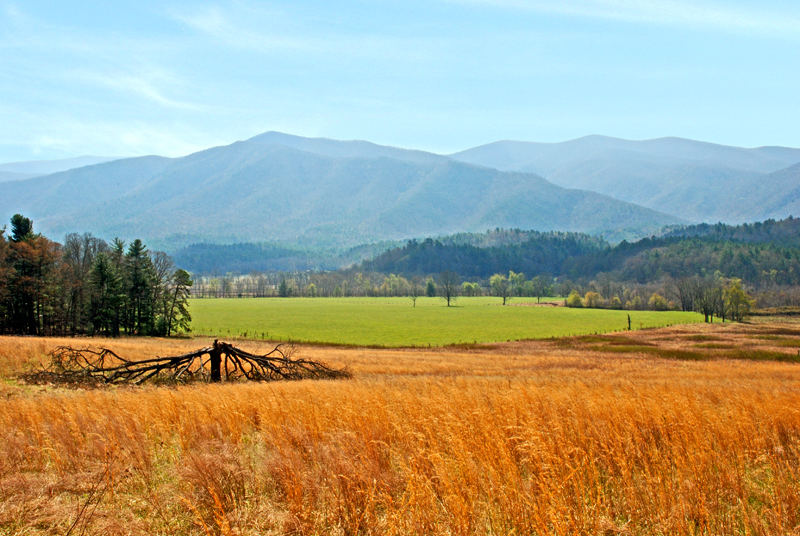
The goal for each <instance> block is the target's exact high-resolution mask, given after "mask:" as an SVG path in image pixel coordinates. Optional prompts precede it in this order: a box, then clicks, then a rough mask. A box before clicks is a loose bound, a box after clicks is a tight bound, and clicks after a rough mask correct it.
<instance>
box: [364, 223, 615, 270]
mask: <svg viewBox="0 0 800 536" xmlns="http://www.w3.org/2000/svg"><path fill="white" fill-rule="evenodd" d="M607 247H608V244H607V243H606V242H604V241H603V240H601V239H598V238H596V237H591V236H588V235H585V234H579V233H560V232H550V233H538V232H530V231H528V232H520V231H499V230H497V231H493V232H489V233H485V234H461V235H454V236H452V237H444V238H441V239H436V240H434V239H430V238H429V239H426V240H422V241H417V240H412V241H409V242H408V243H407V244H406V245H405V246H403V247H399V248H395V249H392V250H389V251H387V252H385V253H383V254H382V255H379V256H378V257H376V258H375V259H373V260H370V261H365V262H364V263H362V264H361V265H360V266H359V267H358V269H359V270H362V271H368V272H384V273H398V274H404V275H405V274H407V275H425V274H434V273H439V272H443V271H446V270H451V271H454V272H456V273H458V274H459V275H461V276H462V277H479V278H484V277H488V276H490V275H491V274H493V273H496V272H506V271H508V270H515V271H521V272H525V273H529V274H530V273H532V274H536V273H547V274H560V273H562V272H563V271H564V263H565V262H567V261H568V260H569V259H571V258H573V257H576V256H586V255H591V254H593V253H597V252H600V251H602V250H604V249H606V248H607Z"/></svg>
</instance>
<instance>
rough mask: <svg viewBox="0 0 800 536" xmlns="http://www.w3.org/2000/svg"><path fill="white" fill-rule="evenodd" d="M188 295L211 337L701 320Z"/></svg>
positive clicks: (526, 331)
mask: <svg viewBox="0 0 800 536" xmlns="http://www.w3.org/2000/svg"><path fill="white" fill-rule="evenodd" d="M454 304H455V305H454V306H453V307H446V306H445V305H444V302H443V300H441V299H440V298H419V299H417V303H416V307H412V302H411V300H410V299H409V298H253V299H235V298H230V299H193V300H191V302H190V312H191V314H192V333H193V334H194V335H206V336H210V337H220V338H225V337H228V338H231V337H239V338H245V339H248V338H249V339H267V340H278V341H295V342H304V343H326V344H344V345H359V346H382V347H405V346H443V345H450V344H472V343H484V342H501V341H514V340H522V339H543V338H549V337H563V336H570V335H582V334H591V333H607V332H610V331H620V330H623V329H626V328H627V322H628V315H629V314H630V316H631V327H632V328H633V329H641V328H650V327H662V326H669V325H673V324H683V323H691V322H699V321H701V320H702V317H701V316H700V315H699V314H697V313H684V312H679V311H664V312H657V311H615V310H602V309H570V308H566V307H553V306H547V305H542V306H537V305H536V300H535V299H522V298H520V299H515V300H512V301H511V302H510V304H509V305H507V306H505V307H504V306H501V304H500V299H499V298H491V297H472V298H465V297H462V298H459V299H458V300H457V301H455V302H454Z"/></svg>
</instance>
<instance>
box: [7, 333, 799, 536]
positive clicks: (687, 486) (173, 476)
mask: <svg viewBox="0 0 800 536" xmlns="http://www.w3.org/2000/svg"><path fill="white" fill-rule="evenodd" d="M78 342H82V343H87V344H88V343H92V344H95V345H103V346H109V347H113V348H116V349H117V350H119V351H120V353H121V354H123V355H125V356H128V357H132V358H136V359H140V358H145V357H150V356H153V355H174V354H177V353H179V352H181V351H186V350H189V349H193V348H195V347H196V346H199V345H200V343H201V341H200V340H174V339H173V340H164V339H117V340H91V341H78ZM202 342H205V341H202ZM64 343H72V344H74V343H76V341H75V340H74V339H55V338H53V339H42V338H29V337H0V363H2V368H0V376H2V377H3V379H4V381H3V382H2V383H0V397H1V398H2V399H3V402H2V403H1V404H0V453H2V456H0V533H2V534H26V535H28V534H104V535H123V534H125V535H128V534H192V535H194V534H196V535H209V534H214V535H216V534H225V535H228V534H237V535H251V534H252V535H256V534H266V535H270V534H334V535H350V534H374V535H378V534H390V535H391V534H395V535H404V534H433V535H439V534H441V535H454V534H455V535H482V534H539V535H548V534H565V535H566V534H597V535H610V534H637V535H663V534H734V535H736V534H741V535H745V534H753V535H767V534H797V533H798V530H800V470H799V469H798V467H800V365H798V364H797V363H796V362H794V361H796V356H797V352H798V348H800V326H799V325H798V324H796V323H795V324H791V323H775V322H766V323H758V324H725V325H721V324H715V325H706V324H692V325H686V326H674V327H669V328H661V329H653V330H642V331H634V332H628V333H616V334H608V335H600V336H595V335H589V336H583V337H576V338H571V339H557V340H544V341H524V342H512V343H502V344H492V345H482V346H474V347H450V348H438V349H427V348H424V349H376V348H363V347H362V348H348V347H325V346H319V345H314V346H300V347H298V349H297V352H298V355H299V356H302V357H307V358H311V359H319V360H324V361H326V362H328V363H329V364H331V365H333V366H345V367H347V368H348V369H349V370H350V371H351V372H352V373H353V379H351V380H338V381H299V382H285V383H268V384H264V383H261V384H258V383H238V384H216V385H208V384H198V385H188V386H181V387H172V388H169V387H139V388H132V387H128V388H124V387H117V388H106V389H93V390H82V389H77V390H75V389H64V388H59V387H54V386H30V385H23V384H20V383H19V382H18V381H17V380H16V379H15V374H16V373H17V372H18V371H22V370H25V369H26V368H28V367H29V366H31V365H33V364H35V363H37V362H39V361H41V360H43V359H45V358H46V353H47V352H48V351H49V350H50V349H52V348H53V347H55V346H57V345H59V344H64ZM240 344H241V346H244V347H247V348H248V349H251V350H253V351H263V350H265V349H267V348H269V347H270V346H269V345H268V344H267V343H266V342H258V341H241V343H240ZM619 349H624V351H623V352H620V351H617V350H619ZM677 349H681V350H684V351H691V352H693V354H692V355H691V356H688V358H687V355H684V354H681V353H676V352H675V350H677ZM733 350H735V351H736V352H737V353H735V354H732V353H731V352H732V351H733ZM732 356H735V357H736V359H731V357H732Z"/></svg>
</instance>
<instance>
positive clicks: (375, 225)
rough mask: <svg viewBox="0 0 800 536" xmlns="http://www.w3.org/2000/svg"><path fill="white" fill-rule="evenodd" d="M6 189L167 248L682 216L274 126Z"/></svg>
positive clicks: (39, 221)
mask: <svg viewBox="0 0 800 536" xmlns="http://www.w3.org/2000/svg"><path fill="white" fill-rule="evenodd" d="M3 191H4V195H3V196H2V198H0V216H2V218H3V219H4V220H6V221H7V219H8V218H9V217H10V216H11V215H12V214H13V213H15V212H22V213H24V214H25V215H27V216H29V217H31V218H33V219H34V222H35V224H36V226H37V229H38V230H40V231H44V232H45V233H46V234H48V235H49V236H53V237H59V236H60V235H62V234H63V233H66V232H70V231H91V232H93V233H95V234H97V235H100V236H103V237H113V236H120V237H123V238H130V237H133V236H138V237H142V238H143V239H145V240H147V241H148V242H149V243H151V245H156V246H158V247H161V248H164V249H168V250H172V249H177V248H179V247H181V246H184V245H187V244H190V243H193V242H217V243H234V242H278V243H284V244H296V245H301V246H303V247H322V246H325V247H347V246H353V245H357V244H361V243H366V242H374V241H379V240H396V239H404V238H409V237H419V236H430V235H440V234H449V233H454V232H462V231H485V230H486V229H487V228H494V227H504V228H524V229H534V230H566V231H582V232H588V233H595V234H602V235H604V236H606V237H607V238H609V239H611V240H615V239H620V238H635V237H638V236H643V235H646V234H649V233H653V232H656V231H657V230H658V229H660V228H661V227H662V226H664V225H668V224H675V223H680V222H681V220H680V219H679V218H676V217H674V216H669V215H667V214H664V213H661V212H658V211H655V210H651V209H646V208H643V207H640V206H637V205H634V204H631V203H626V202H622V201H618V200H615V199H612V198H611V197H608V196H605V195H601V194H597V193H593V192H588V191H582V190H575V189H565V188H562V187H559V186H556V185H554V184H552V183H551V182H548V181H547V180H545V179H544V178H542V177H540V176H538V175H536V174H534V173H528V172H505V171H499V170H496V169H490V168H488V167H483V166H475V165H472V164H468V163H464V162H457V161H455V160H452V159H450V158H448V157H444V156H440V155H435V154H431V153H425V152H422V151H410V150H405V149H397V148H393V147H384V146H380V145H375V144H372V143H369V142H363V141H335V140H328V139H310V138H301V137H297V136H289V135H286V134H280V133H274V132H270V133H266V134H262V135H260V136H256V137H254V138H251V139H249V140H247V141H241V142H236V143H233V144H231V145H228V146H224V147H214V148H211V149H208V150H205V151H201V152H198V153H194V154H191V155H188V156H185V157H183V158H174V159H170V158H162V157H157V156H151V157H142V158H128V159H122V160H115V161H112V162H107V163H101V164H97V165H92V166H88V167H82V168H79V169H73V170H69V171H64V172H60V173H56V174H52V175H48V176H44V177H36V178H33V179H28V180H24V181H16V182H10V183H6V184H4V185H3Z"/></svg>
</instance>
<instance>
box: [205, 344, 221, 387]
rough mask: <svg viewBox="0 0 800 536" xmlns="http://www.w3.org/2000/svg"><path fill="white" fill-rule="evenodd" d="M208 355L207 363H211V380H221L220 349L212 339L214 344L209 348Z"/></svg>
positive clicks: (214, 381) (213, 381)
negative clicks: (208, 360)
mask: <svg viewBox="0 0 800 536" xmlns="http://www.w3.org/2000/svg"><path fill="white" fill-rule="evenodd" d="M208 355H209V357H210V362H209V364H210V365H211V378H210V380H211V382H212V383H216V382H221V381H222V350H221V349H220V347H219V343H218V342H217V341H216V340H214V346H213V347H212V348H211V351H210V352H209V353H208Z"/></svg>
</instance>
